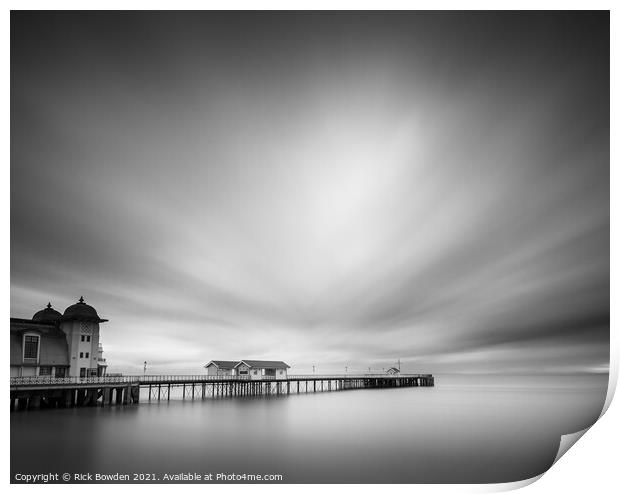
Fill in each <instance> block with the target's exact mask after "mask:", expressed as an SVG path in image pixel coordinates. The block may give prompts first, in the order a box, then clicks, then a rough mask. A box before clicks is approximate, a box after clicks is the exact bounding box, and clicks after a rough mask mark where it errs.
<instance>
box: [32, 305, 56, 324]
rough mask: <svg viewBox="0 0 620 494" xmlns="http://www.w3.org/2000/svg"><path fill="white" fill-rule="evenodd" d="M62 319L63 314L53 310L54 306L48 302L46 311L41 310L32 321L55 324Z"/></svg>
mask: <svg viewBox="0 0 620 494" xmlns="http://www.w3.org/2000/svg"><path fill="white" fill-rule="evenodd" d="M61 317H62V314H61V313H60V312H58V311H57V310H54V309H52V304H51V303H50V302H48V303H47V307H46V308H45V309H42V310H40V311H39V312H37V313H36V314H35V315H34V316H32V320H33V321H37V322H49V323H53V322H56V321H58V320H59V319H60V318H61Z"/></svg>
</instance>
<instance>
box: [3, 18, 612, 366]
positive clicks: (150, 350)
mask: <svg viewBox="0 0 620 494" xmlns="http://www.w3.org/2000/svg"><path fill="white" fill-rule="evenodd" d="M80 296H84V298H85V300H86V302H87V303H89V304H91V305H93V306H94V307H95V308H96V309H97V311H98V312H99V315H100V316H101V317H103V318H106V319H109V322H107V323H104V324H103V325H102V329H101V341H102V343H103V345H104V349H105V356H106V358H107V360H108V364H109V366H110V367H109V370H110V371H112V372H113V371H118V370H122V371H126V372H129V371H132V370H136V369H142V365H143V362H144V361H147V362H148V366H149V371H152V372H188V373H196V374H198V373H201V372H203V369H202V366H203V365H204V364H205V363H207V362H208V361H209V360H211V359H221V360H229V359H230V360H233V359H241V358H249V359H275V360H285V361H286V362H288V363H289V364H290V365H291V366H292V367H293V369H292V372H297V373H304V372H310V371H311V369H312V366H315V369H316V372H344V370H345V367H346V369H347V371H349V372H353V371H362V370H364V371H368V369H371V371H381V370H382V369H384V368H388V367H390V366H392V365H395V364H396V362H397V360H398V359H400V360H401V367H402V370H403V371H408V372H433V373H441V372H464V373H483V372H491V373H573V372H606V371H607V369H608V363H609V15H608V13H606V12H600V13H579V12H576V13H572V14H565V13H557V12H556V13H544V12H538V13H530V14H526V13H502V14H497V13H496V14H491V13H475V12H469V13H454V12H444V13H433V12H426V13H422V12H391V13H389V12H383V13H380V12H369V13H355V12H345V13H342V12H341V13H336V12H328V13H319V12H314V13H308V12H305V13H303V12H289V13H274V12H261V13H252V12H237V13H230V12H229V13H226V12H202V13H195V12H186V13H146V12H140V13H114V12H107V13H101V12H99V13H96V12H91V13H71V12H69V13H63V12H51V13H50V12H48V13H36V12H31V13H25V12H13V13H12V16H11V316H12V317H32V315H33V314H34V313H35V312H36V311H38V310H39V309H41V308H43V307H44V306H45V305H46V304H47V302H48V301H51V303H52V305H53V306H54V307H55V308H56V309H57V310H60V311H61V312H62V311H64V309H65V308H66V307H67V306H69V305H71V304H72V303H75V301H77V299H78V298H79V297H80Z"/></svg>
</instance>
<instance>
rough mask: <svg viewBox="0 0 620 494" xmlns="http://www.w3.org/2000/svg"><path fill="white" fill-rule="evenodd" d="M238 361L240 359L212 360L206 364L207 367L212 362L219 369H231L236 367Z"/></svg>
mask: <svg viewBox="0 0 620 494" xmlns="http://www.w3.org/2000/svg"><path fill="white" fill-rule="evenodd" d="M238 363H239V361H238V360H212V361H211V362H209V363H208V364H207V365H205V367H209V366H210V365H211V364H213V365H215V367H217V368H218V369H222V370H230V369H234V368H235V366H236V365H237V364H238Z"/></svg>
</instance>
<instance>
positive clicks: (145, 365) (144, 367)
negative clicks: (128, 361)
mask: <svg viewBox="0 0 620 494" xmlns="http://www.w3.org/2000/svg"><path fill="white" fill-rule="evenodd" d="M144 375H145V376H146V360H145V361H144Z"/></svg>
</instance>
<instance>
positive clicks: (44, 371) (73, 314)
mask: <svg viewBox="0 0 620 494" xmlns="http://www.w3.org/2000/svg"><path fill="white" fill-rule="evenodd" d="M106 321H107V319H101V318H100V317H99V315H98V314H97V311H96V310H95V308H94V307H91V306H90V305H88V304H86V303H85V302H84V299H83V298H82V297H80V300H79V301H78V302H77V303H76V304H73V305H71V306H69V307H67V308H66V309H65V311H64V313H63V314H61V313H60V312H58V311H56V310H54V309H53V308H52V305H51V304H50V303H48V304H47V307H46V308H45V309H43V310H40V311H38V312H37V313H36V314H35V315H34V316H33V317H32V319H20V318H14V317H12V318H11V377H25V376H51V377H89V376H102V375H105V370H106V365H107V364H105V359H104V358H103V347H101V348H100V341H99V339H100V333H99V326H100V324H101V323H104V322H106ZM101 364H105V365H101Z"/></svg>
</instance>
